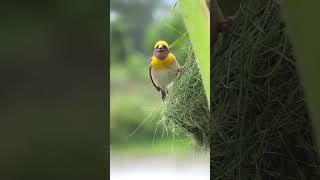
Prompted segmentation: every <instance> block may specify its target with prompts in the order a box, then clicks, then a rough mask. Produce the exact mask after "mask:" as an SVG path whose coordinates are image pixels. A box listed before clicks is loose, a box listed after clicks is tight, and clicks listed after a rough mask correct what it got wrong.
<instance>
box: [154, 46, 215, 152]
mask: <svg viewBox="0 0 320 180" xmlns="http://www.w3.org/2000/svg"><path fill="white" fill-rule="evenodd" d="M188 46H189V48H188V51H187V55H188V56H187V59H186V63H185V65H184V66H183V71H182V73H180V75H179V76H178V78H177V80H176V81H175V82H174V84H173V86H172V87H171V88H170V89H169V95H168V97H167V98H166V100H165V105H164V109H163V112H162V118H161V120H160V122H161V123H163V124H164V125H165V126H168V127H170V129H172V130H173V133H175V134H178V135H186V136H191V137H192V138H193V139H194V140H195V142H197V144H198V145H199V146H200V147H202V148H203V149H207V148H208V147H209V144H210V140H209V137H210V119H209V109H208V103H207V102H208V101H207V98H206V95H205V91H204V87H203V84H202V80H201V75H200V72H199V69H198V64H197V61H196V59H195V55H194V53H193V50H192V48H191V45H188Z"/></svg>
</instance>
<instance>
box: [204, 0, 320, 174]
mask: <svg viewBox="0 0 320 180" xmlns="http://www.w3.org/2000/svg"><path fill="white" fill-rule="evenodd" d="M237 16H238V19H237V22H236V24H235V25H234V26H233V28H231V29H230V30H229V31H228V32H226V33H225V34H224V35H223V38H222V39H219V42H218V43H219V44H218V45H217V47H218V48H217V49H216V50H215V53H214V61H212V62H211V63H212V64H211V84H213V85H212V87H211V90H212V92H211V94H212V103H211V116H210V117H211V138H210V139H211V145H210V154H211V155H210V158H211V175H212V177H213V178H214V179H216V180H219V179H221V180H233V179H237V180H238V179H243V180H258V179H262V180H265V179H268V180H270V179H272V180H273V179H279V180H280V179H281V180H282V179H306V180H307V179H308V180H309V179H320V161H319V156H318V155H317V152H318V150H317V147H316V145H315V141H314V139H313V136H312V135H313V133H312V126H311V120H310V119H309V117H308V113H307V107H306V102H305V98H304V93H303V88H302V86H301V85H300V82H299V79H298V74H297V69H296V61H295V59H294V56H293V50H292V46H291V43H290V40H289V37H288V34H287V31H286V27H285V23H284V21H283V19H282V17H281V9H280V3H279V1H278V0H259V1H256V0H251V1H250V2H249V4H247V5H246V6H245V7H243V6H241V7H240V10H239V12H238V14H237Z"/></svg>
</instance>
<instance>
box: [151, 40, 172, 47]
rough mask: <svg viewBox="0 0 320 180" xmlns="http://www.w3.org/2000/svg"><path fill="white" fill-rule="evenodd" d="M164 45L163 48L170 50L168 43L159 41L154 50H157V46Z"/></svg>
mask: <svg viewBox="0 0 320 180" xmlns="http://www.w3.org/2000/svg"><path fill="white" fill-rule="evenodd" d="M159 45H162V46H166V47H167V48H168V49H169V45H168V43H167V42H166V41H162V40H161V41H158V42H157V43H156V44H155V45H154V48H156V47H157V46H159Z"/></svg>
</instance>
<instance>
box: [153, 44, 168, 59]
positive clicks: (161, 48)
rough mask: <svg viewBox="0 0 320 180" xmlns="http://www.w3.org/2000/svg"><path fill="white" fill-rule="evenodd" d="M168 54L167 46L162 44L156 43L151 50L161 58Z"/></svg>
mask: <svg viewBox="0 0 320 180" xmlns="http://www.w3.org/2000/svg"><path fill="white" fill-rule="evenodd" d="M168 54H169V49H168V47H167V46H164V45H161V44H160V45H158V46H157V47H156V48H154V50H153V55H154V56H155V57H157V58H159V59H161V60H163V59H165V58H166V57H167V56H168Z"/></svg>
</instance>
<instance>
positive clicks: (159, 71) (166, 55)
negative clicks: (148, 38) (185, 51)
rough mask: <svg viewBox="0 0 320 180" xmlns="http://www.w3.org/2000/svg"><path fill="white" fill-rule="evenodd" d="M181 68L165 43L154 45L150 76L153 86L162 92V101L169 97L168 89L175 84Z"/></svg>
mask: <svg viewBox="0 0 320 180" xmlns="http://www.w3.org/2000/svg"><path fill="white" fill-rule="evenodd" d="M179 72H181V67H180V65H179V63H178V61H177V59H176V57H175V56H174V55H173V54H172V53H170V51H169V45H168V43H167V42H165V41H158V42H157V43H156V44H155V45H154V50H153V56H152V57H151V60H150V64H149V76H150V79H151V82H152V84H153V86H154V87H155V88H156V89H157V91H160V92H161V96H162V100H164V99H165V98H166V96H167V95H168V89H169V87H170V86H171V85H172V84H173V81H174V80H175V79H176V77H177V75H178V73H179Z"/></svg>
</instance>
